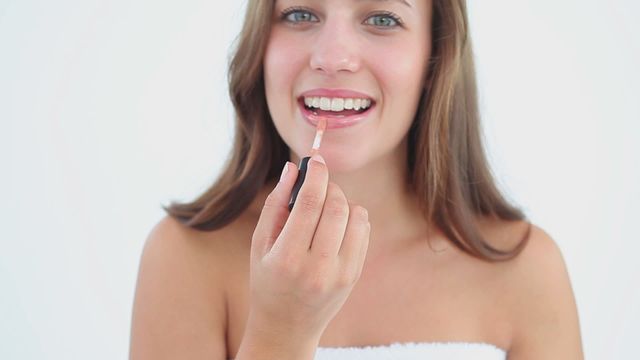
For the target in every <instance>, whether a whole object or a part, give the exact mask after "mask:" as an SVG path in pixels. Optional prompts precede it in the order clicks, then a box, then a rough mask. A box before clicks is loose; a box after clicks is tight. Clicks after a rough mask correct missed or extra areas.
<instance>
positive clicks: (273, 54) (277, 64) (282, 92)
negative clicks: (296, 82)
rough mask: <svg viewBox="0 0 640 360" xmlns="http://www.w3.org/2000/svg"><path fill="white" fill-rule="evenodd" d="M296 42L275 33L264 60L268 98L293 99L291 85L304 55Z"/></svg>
mask: <svg viewBox="0 0 640 360" xmlns="http://www.w3.org/2000/svg"><path fill="white" fill-rule="evenodd" d="M295 44H296V42H295V41H292V39H287V38H286V37H285V36H282V35H281V34H280V33H279V32H277V31H274V32H272V35H271V37H270V40H269V45H268V46H267V50H266V53H265V58H264V78H265V87H266V92H267V98H269V97H270V96H271V97H273V98H276V97H278V98H279V97H280V96H286V97H291V96H292V94H293V92H292V88H291V85H293V79H294V78H295V74H296V72H297V71H298V70H299V69H300V64H302V55H301V51H300V48H299V47H296V46H295Z"/></svg>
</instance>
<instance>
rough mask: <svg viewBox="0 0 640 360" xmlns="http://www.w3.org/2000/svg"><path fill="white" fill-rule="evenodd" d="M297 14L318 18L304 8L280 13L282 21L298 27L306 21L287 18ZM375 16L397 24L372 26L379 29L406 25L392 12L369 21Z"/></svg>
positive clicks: (378, 14)
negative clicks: (384, 17) (388, 19)
mask: <svg viewBox="0 0 640 360" xmlns="http://www.w3.org/2000/svg"><path fill="white" fill-rule="evenodd" d="M295 13H305V14H309V15H312V16H314V17H316V16H315V15H313V13H312V12H311V11H310V10H309V9H306V8H303V7H290V8H287V9H285V10H283V11H282V12H281V13H280V19H281V20H282V21H286V22H289V23H292V24H294V25H297V24H299V23H301V22H304V21H291V20H288V19H287V17H288V16H289V15H291V14H295ZM374 16H386V17H387V18H390V19H392V20H393V21H394V22H395V23H396V24H395V25H390V26H377V25H372V26H375V27H377V28H389V29H391V28H394V27H396V26H404V23H403V22H402V19H400V17H399V16H398V15H396V14H394V13H392V12H390V11H380V12H377V13H374V14H371V15H370V16H369V17H368V18H367V19H370V18H372V17H374ZM316 18H317V17H316Z"/></svg>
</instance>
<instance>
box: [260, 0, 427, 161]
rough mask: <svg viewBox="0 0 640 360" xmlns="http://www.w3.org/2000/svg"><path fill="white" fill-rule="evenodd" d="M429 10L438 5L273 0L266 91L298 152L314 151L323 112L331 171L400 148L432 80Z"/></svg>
mask: <svg viewBox="0 0 640 360" xmlns="http://www.w3.org/2000/svg"><path fill="white" fill-rule="evenodd" d="M431 12H432V10H431V0H276V1H275V8H274V18H273V25H272V28H271V33H270V36H269V42H268V46H267V51H266V54H265V59H264V78H265V91H266V97H267V104H268V106H269V111H270V113H271V117H272V119H273V122H274V124H275V126H276V129H277V130H278V133H279V134H280V136H281V137H282V138H283V139H284V141H285V143H286V144H287V145H288V146H289V148H290V149H291V151H292V152H294V153H295V154H296V155H297V156H298V157H303V156H306V155H308V153H309V150H310V148H311V145H312V142H313V138H314V135H315V126H314V124H316V123H317V119H318V116H322V117H325V118H327V119H328V129H327V131H326V132H325V134H324V137H323V140H322V146H321V148H320V153H321V154H322V155H323V156H324V158H325V159H326V162H327V165H328V166H329V167H330V168H331V169H332V170H333V171H350V170H355V169H358V168H360V167H362V166H364V165H366V164H367V163H369V162H371V161H373V160H375V159H376V158H379V157H381V156H385V155H388V154H389V153H391V152H395V151H398V150H401V149H400V148H399V146H400V145H401V144H402V143H403V140H404V138H405V136H406V135H407V132H408V130H409V127H410V126H411V122H412V120H413V118H414V115H415V112H416V110H417V105H418V102H419V98H420V95H421V93H422V89H423V85H424V78H425V76H426V69H427V64H428V59H429V56H430V52H431ZM305 98H306V99H305ZM358 99H360V100H358ZM305 100H306V102H307V105H311V108H309V107H308V106H305ZM369 102H370V104H371V105H370V106H369V107H368V108H366V106H367V104H368V103H369ZM358 105H359V106H358ZM363 107H365V109H364V112H363ZM314 113H315V114H314ZM345 124H350V125H349V126H344V125H345Z"/></svg>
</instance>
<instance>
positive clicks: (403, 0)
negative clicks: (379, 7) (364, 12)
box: [359, 0, 412, 7]
mask: <svg viewBox="0 0 640 360" xmlns="http://www.w3.org/2000/svg"><path fill="white" fill-rule="evenodd" d="M359 1H365V0H359ZM369 1H374V2H389V1H396V2H399V3H401V4H404V5H407V6H408V7H412V6H411V4H409V2H408V1H407V0H369Z"/></svg>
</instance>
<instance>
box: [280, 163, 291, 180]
mask: <svg viewBox="0 0 640 360" xmlns="http://www.w3.org/2000/svg"><path fill="white" fill-rule="evenodd" d="M288 172H289V162H288V161H287V162H286V163H284V168H283V169H282V174H280V181H282V179H284V177H285V176H286V175H287V173H288Z"/></svg>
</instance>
